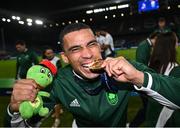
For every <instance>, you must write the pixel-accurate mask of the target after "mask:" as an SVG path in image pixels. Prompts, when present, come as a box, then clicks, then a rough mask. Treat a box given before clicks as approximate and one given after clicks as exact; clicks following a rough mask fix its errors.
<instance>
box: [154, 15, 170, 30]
mask: <svg viewBox="0 0 180 128" xmlns="http://www.w3.org/2000/svg"><path fill="white" fill-rule="evenodd" d="M155 32H160V33H166V32H171V29H170V28H169V27H168V26H167V24H166V19H165V18H164V17H160V18H159V20H158V28H157V29H156V30H155Z"/></svg>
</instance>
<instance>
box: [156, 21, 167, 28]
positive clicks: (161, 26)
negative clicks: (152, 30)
mask: <svg viewBox="0 0 180 128" xmlns="http://www.w3.org/2000/svg"><path fill="white" fill-rule="evenodd" d="M158 24H159V27H160V28H164V27H165V25H166V22H165V21H159V23H158Z"/></svg>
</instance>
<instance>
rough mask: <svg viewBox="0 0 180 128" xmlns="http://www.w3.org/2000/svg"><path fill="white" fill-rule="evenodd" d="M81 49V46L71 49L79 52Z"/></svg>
mask: <svg viewBox="0 0 180 128" xmlns="http://www.w3.org/2000/svg"><path fill="white" fill-rule="evenodd" d="M79 50H81V48H80V47H77V48H72V49H71V52H78V51H79Z"/></svg>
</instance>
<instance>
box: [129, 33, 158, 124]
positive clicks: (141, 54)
mask: <svg viewBox="0 0 180 128" xmlns="http://www.w3.org/2000/svg"><path fill="white" fill-rule="evenodd" d="M158 35H159V32H155V33H152V34H151V35H150V36H149V37H148V38H147V39H146V40H143V41H142V42H140V43H139V46H138V48H137V50H136V61H137V62H140V63H143V64H145V65H147V66H148V63H149V61H150V57H151V51H152V47H153V46H154V45H155V42H156V39H157V37H158ZM140 98H141V100H142V103H143V106H142V108H140V109H139V111H138V113H137V114H136V116H135V117H134V119H133V121H132V122H131V123H130V127H139V126H140V125H141V124H142V123H143V122H144V120H145V113H146V109H147V103H148V99H147V97H146V96H145V95H144V94H141V93H140Z"/></svg>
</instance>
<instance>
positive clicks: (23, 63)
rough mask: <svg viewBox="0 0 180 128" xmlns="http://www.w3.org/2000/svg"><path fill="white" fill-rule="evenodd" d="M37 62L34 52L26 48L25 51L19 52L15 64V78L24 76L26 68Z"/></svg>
mask: <svg viewBox="0 0 180 128" xmlns="http://www.w3.org/2000/svg"><path fill="white" fill-rule="evenodd" d="M38 63H39V61H38V58H37V55H36V54H35V52H33V51H30V50H27V51H26V52H23V53H19V54H18V56H17V64H16V69H17V70H16V75H17V76H16V78H26V74H27V71H28V69H29V68H30V67H31V66H32V65H35V64H38Z"/></svg>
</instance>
